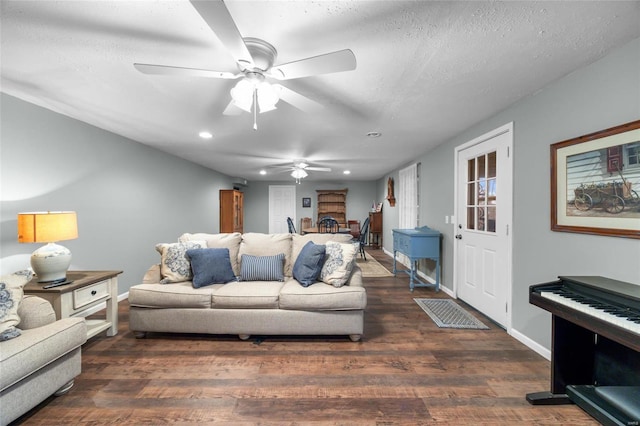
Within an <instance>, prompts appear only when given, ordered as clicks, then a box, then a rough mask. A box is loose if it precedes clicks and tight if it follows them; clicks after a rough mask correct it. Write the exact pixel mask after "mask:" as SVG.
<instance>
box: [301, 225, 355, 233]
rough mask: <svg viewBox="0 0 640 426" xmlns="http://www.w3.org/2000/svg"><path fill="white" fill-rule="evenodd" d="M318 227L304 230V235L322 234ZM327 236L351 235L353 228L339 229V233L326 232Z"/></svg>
mask: <svg viewBox="0 0 640 426" xmlns="http://www.w3.org/2000/svg"><path fill="white" fill-rule="evenodd" d="M320 233H321V232H319V231H318V227H317V226H312V227H311V228H304V229H303V230H302V235H304V234H320ZM324 233H325V234H350V233H351V228H338V232H324Z"/></svg>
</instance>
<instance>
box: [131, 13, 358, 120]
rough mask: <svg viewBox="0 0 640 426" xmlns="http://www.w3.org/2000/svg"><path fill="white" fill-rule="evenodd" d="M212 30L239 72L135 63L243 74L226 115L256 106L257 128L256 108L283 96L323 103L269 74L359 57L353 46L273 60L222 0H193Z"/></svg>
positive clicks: (273, 53) (318, 68)
mask: <svg viewBox="0 0 640 426" xmlns="http://www.w3.org/2000/svg"><path fill="white" fill-rule="evenodd" d="M190 2H191V4H192V5H193V7H194V8H195V9H196V11H197V12H198V13H199V14H200V16H202V18H203V19H204V20H205V22H206V23H207V25H208V26H209V27H210V28H211V30H212V31H213V32H214V34H215V35H216V36H217V37H218V38H219V39H220V41H221V42H222V44H223V45H224V46H225V47H226V49H227V50H228V51H229V53H230V54H231V56H232V57H233V59H234V60H235V61H236V65H237V67H238V70H239V72H236V73H234V72H228V71H213V70H206V69H197V68H184V67H177V66H169V65H157V64H141V63H135V64H134V66H135V67H136V69H137V70H138V71H140V72H142V73H144V74H156V75H158V74H159V75H177V76H189V77H209V78H222V79H230V80H235V79H239V78H241V80H240V81H239V82H238V83H237V84H236V85H235V86H234V87H233V88H232V89H231V97H232V100H231V102H230V103H229V105H228V106H227V107H226V109H225V110H224V113H223V114H225V115H234V114H238V113H240V112H241V111H242V110H244V111H247V112H253V114H254V127H253V128H254V130H255V129H257V125H256V113H257V110H258V108H259V109H260V113H263V112H267V111H271V110H273V109H276V104H277V103H278V101H279V100H283V101H285V102H287V103H288V104H291V105H293V106H294V107H296V108H298V109H300V110H302V111H304V112H315V111H317V110H319V109H321V108H322V105H320V104H319V103H317V102H315V101H313V100H311V99H309V98H307V97H306V96H303V95H301V94H299V93H297V92H294V91H293V90H291V89H288V88H287V87H285V86H283V85H281V84H271V83H269V82H267V81H266V80H267V78H272V79H275V80H291V79H295V78H302V77H310V76H314V75H320V74H329V73H335V72H341V71H351V70H354V69H355V68H356V58H355V55H354V54H353V52H352V51H351V50H349V49H343V50H338V51H335V52H331V53H326V54H323V55H318V56H313V57H310V58H306V59H301V60H298V61H293V62H288V63H286V64H281V65H276V66H274V63H275V60H276V58H277V55H278V52H277V50H276V49H275V47H273V46H272V45H271V44H269V43H267V42H266V41H264V40H261V39H258V38H252V37H245V38H243V37H242V35H241V34H240V31H239V30H238V28H237V27H236V24H235V22H234V20H233V18H232V17H231V14H230V13H229V10H228V9H227V7H226V5H225V4H224V2H223V1H221V0H216V1H202V0H190Z"/></svg>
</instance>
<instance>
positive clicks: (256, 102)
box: [253, 88, 258, 130]
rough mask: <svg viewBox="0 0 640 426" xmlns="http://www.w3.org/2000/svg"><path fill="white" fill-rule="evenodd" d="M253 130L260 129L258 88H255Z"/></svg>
mask: <svg viewBox="0 0 640 426" xmlns="http://www.w3.org/2000/svg"><path fill="white" fill-rule="evenodd" d="M253 130H258V89H256V88H254V89H253Z"/></svg>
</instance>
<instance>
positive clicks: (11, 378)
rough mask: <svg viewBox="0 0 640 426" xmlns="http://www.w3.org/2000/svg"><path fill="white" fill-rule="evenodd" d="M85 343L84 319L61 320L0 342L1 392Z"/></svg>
mask: <svg viewBox="0 0 640 426" xmlns="http://www.w3.org/2000/svg"><path fill="white" fill-rule="evenodd" d="M86 341H87V325H86V322H85V319H84V318H76V317H74V318H63V319H61V320H58V321H54V322H53V323H51V324H47V325H44V326H42V327H37V328H34V329H31V330H23V331H22V334H21V335H20V336H18V337H16V338H14V339H11V340H7V341H6V342H2V351H0V363H1V364H2V375H1V376H0V390H5V389H7V388H8V387H9V386H12V385H13V384H14V383H17V382H19V381H20V380H22V379H24V378H25V377H27V376H29V375H31V374H33V373H34V372H36V371H38V370H39V369H41V368H42V367H44V366H45V365H48V364H50V363H51V362H53V361H54V360H56V359H58V358H60V357H61V356H63V355H64V354H66V353H68V352H70V351H72V350H74V349H75V348H77V347H79V346H81V345H82V344H83V343H84V342H86Z"/></svg>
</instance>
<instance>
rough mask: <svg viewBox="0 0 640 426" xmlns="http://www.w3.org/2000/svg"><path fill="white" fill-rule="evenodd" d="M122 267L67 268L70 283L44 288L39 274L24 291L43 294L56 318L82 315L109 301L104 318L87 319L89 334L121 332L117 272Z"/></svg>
mask: <svg viewBox="0 0 640 426" xmlns="http://www.w3.org/2000/svg"><path fill="white" fill-rule="evenodd" d="M121 273H122V271H68V272H67V279H68V280H69V281H73V282H72V283H70V284H66V285H61V286H58V287H53V288H48V289H44V288H42V287H43V286H44V284H43V283H38V281H37V278H34V279H33V280H31V281H30V282H29V283H27V285H26V286H25V287H24V293H25V294H31V295H34V296H38V297H42V298H43V299H45V300H48V301H49V302H50V303H51V305H53V310H54V311H55V313H56V318H57V319H61V318H68V317H76V316H82V314H83V313H84V312H85V311H87V310H88V309H90V308H92V307H94V306H96V305H98V304H100V303H102V302H106V303H107V312H106V316H105V318H104V319H87V320H86V322H87V338H91V337H93V336H95V335H96V334H98V333H101V332H103V331H105V330H106V331H107V336H115V335H116V334H118V275H119V274H121Z"/></svg>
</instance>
